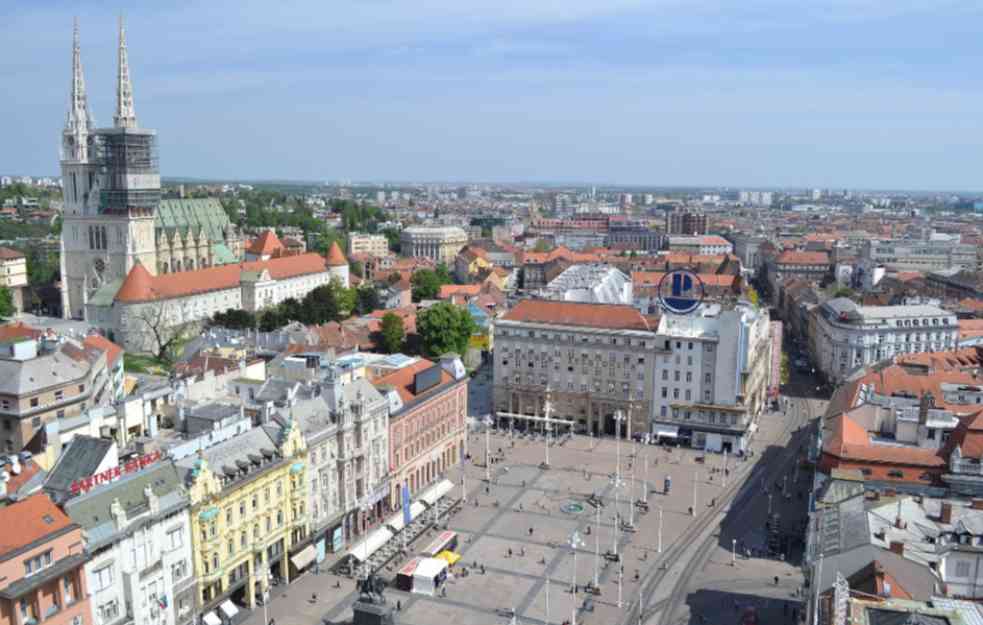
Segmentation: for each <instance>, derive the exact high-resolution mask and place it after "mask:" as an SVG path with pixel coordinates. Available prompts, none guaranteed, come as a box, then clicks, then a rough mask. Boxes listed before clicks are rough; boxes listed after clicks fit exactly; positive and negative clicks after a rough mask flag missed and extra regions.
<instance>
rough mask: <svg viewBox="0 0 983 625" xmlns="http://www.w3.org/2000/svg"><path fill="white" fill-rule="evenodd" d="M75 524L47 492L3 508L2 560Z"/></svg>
mask: <svg viewBox="0 0 983 625" xmlns="http://www.w3.org/2000/svg"><path fill="white" fill-rule="evenodd" d="M72 525H74V523H72V520H71V519H70V518H68V516H67V515H66V514H65V513H64V512H62V511H61V509H60V508H58V506H56V505H55V504H54V503H53V502H52V501H51V499H49V498H48V496H47V495H46V494H44V493H38V494H36V495H31V496H30V497H28V498H27V499H25V500H23V501H19V502H17V503H15V504H12V505H9V506H7V507H5V508H0V527H3V530H4V531H3V533H2V538H0V559H6V558H7V557H9V556H10V555H12V552H15V551H17V550H18V549H20V548H22V547H25V546H27V545H30V544H31V543H33V542H35V541H38V540H42V539H43V538H45V537H46V536H48V535H51V534H55V533H56V532H59V531H60V530H63V529H65V528H67V527H70V526H72Z"/></svg>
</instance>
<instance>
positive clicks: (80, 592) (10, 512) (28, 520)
mask: <svg viewBox="0 0 983 625" xmlns="http://www.w3.org/2000/svg"><path fill="white" fill-rule="evenodd" d="M0 527H3V528H4V540H3V546H2V548H0V580H2V581H0V625H31V624H32V623H43V625H89V624H91V622H92V621H91V619H92V612H91V610H90V605H91V604H90V601H89V590H88V587H87V585H86V579H85V571H84V566H85V562H86V560H87V559H88V555H87V554H86V553H85V549H84V548H83V537H82V529H81V528H80V527H79V525H78V524H77V523H75V522H73V521H72V520H71V519H70V518H69V517H68V516H67V515H66V514H65V513H64V512H62V511H61V509H59V508H58V506H56V505H55V504H54V503H52V501H51V500H50V499H49V498H48V496H47V495H45V494H43V493H38V494H35V495H31V496H30V497H28V498H27V499H24V500H23V501H19V502H17V503H15V504H12V505H9V506H7V507H5V508H2V509H0Z"/></svg>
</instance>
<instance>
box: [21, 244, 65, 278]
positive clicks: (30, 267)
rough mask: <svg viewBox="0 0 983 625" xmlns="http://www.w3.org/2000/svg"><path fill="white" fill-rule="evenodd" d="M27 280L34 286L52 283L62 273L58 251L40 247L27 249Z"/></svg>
mask: <svg viewBox="0 0 983 625" xmlns="http://www.w3.org/2000/svg"><path fill="white" fill-rule="evenodd" d="M26 257H27V280H28V282H30V283H31V285H32V286H35V287H39V286H45V285H48V284H52V283H53V282H55V280H57V279H58V277H59V275H60V274H61V267H59V258H58V252H49V251H45V250H42V249H41V248H39V247H30V248H29V249H28V250H27V254H26Z"/></svg>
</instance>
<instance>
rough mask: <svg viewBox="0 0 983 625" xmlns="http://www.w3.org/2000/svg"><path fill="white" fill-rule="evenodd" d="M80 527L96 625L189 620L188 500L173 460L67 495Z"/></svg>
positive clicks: (173, 624) (183, 623)
mask: <svg viewBox="0 0 983 625" xmlns="http://www.w3.org/2000/svg"><path fill="white" fill-rule="evenodd" d="M64 508H65V512H66V513H67V514H68V515H69V516H70V517H71V518H72V520H74V521H75V522H76V523H78V524H79V525H81V526H82V528H83V531H84V535H85V542H86V551H87V552H88V553H89V554H90V556H91V558H90V560H89V561H88V562H86V564H85V576H86V581H87V585H88V588H89V592H90V597H91V603H92V612H93V616H94V618H95V623H96V625H117V624H118V625H187V624H190V623H193V622H195V614H196V612H195V596H196V592H195V590H196V582H195V577H194V574H193V566H192V537H191V533H190V532H191V529H190V528H191V524H190V522H189V518H188V499H187V495H186V494H185V492H184V489H183V487H182V484H181V481H180V478H179V477H178V474H177V471H176V470H175V468H174V465H173V464H171V463H170V462H169V461H161V462H159V463H157V464H155V465H151V466H150V467H147V468H145V469H143V470H141V471H137V472H134V473H132V474H129V475H125V476H124V477H122V478H120V479H118V480H116V481H114V482H110V483H109V484H104V485H101V486H99V487H97V488H95V489H93V490H91V491H89V492H87V493H83V494H80V495H77V496H75V497H73V498H72V499H69V500H68V501H67V502H66V503H65V504H64Z"/></svg>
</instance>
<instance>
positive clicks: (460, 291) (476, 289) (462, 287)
mask: <svg viewBox="0 0 983 625" xmlns="http://www.w3.org/2000/svg"><path fill="white" fill-rule="evenodd" d="M479 293H481V285H480V284H444V285H442V286H441V287H440V293H438V294H437V299H450V297H451V296H453V295H478V294H479Z"/></svg>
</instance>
